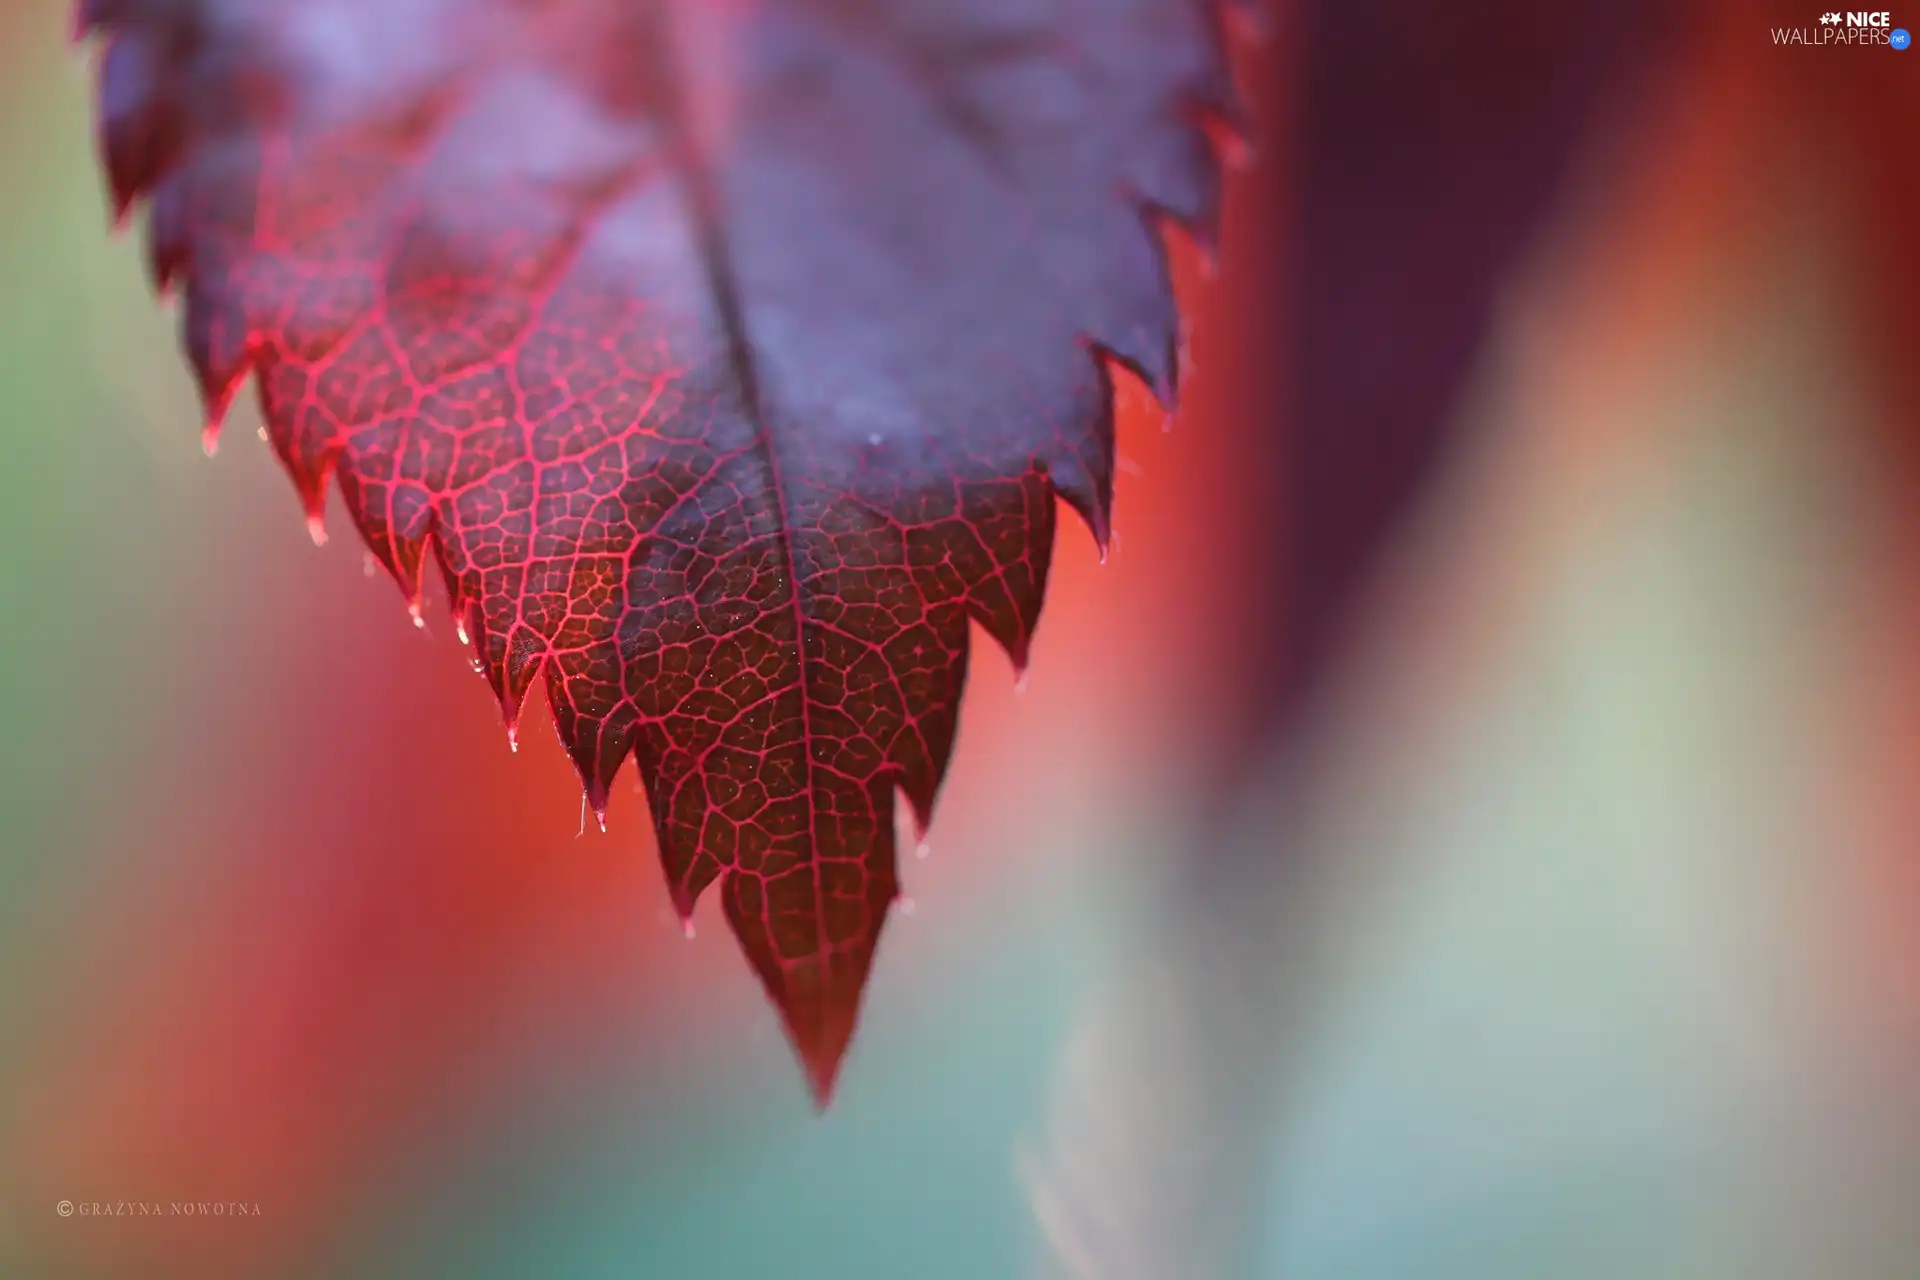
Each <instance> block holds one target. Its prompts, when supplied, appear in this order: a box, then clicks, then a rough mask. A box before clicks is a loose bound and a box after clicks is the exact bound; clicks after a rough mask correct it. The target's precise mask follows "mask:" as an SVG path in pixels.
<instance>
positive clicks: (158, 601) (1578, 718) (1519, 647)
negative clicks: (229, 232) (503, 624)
mask: <svg viewBox="0 0 1920 1280" xmlns="http://www.w3.org/2000/svg"><path fill="white" fill-rule="evenodd" d="M1802 8H1804V6H1798V5H1796V4H1788V3H1782V4H1775V3H1773V0H1724V2H1723V0H1566V2H1565V3H1560V4H1555V5H1539V4H1526V5H1523V4H1518V3H1510V2H1508V0H1458V2H1457V3H1454V4H1450V5H1446V6H1437V5H1431V4H1426V3H1421V2H1420V0H1292V3H1290V4H1281V5H1276V6H1275V12H1274V14H1273V16H1272V20H1271V21H1270V22H1269V23H1268V24H1267V25H1268V34H1267V37H1266V39H1264V40H1263V41H1261V42H1259V43H1257V44H1253V43H1242V44H1241V46H1240V52H1241V55H1242V58H1241V61H1242V65H1243V70H1244V72H1245V82H1246V84H1247V86H1248V93H1249V99H1250V103H1251V105H1252V114H1253V116H1254V118H1255V121H1256V125H1257V132H1258V138H1257V141H1258V144H1259V150H1258V159H1257V163H1256V165H1255V166H1254V167H1253V168H1252V169H1251V170H1248V171H1244V172H1240V173H1237V174H1235V175H1234V176H1233V177H1232V179H1231V181H1230V184H1229V199H1228V208H1227V216H1226V220H1225V227H1224V231H1223V235H1222V242H1221V252H1220V261H1221V270H1220V271H1219V273H1218V274H1217V276H1208V275H1207V274H1206V273H1204V272H1203V271H1201V270H1200V269H1199V260H1198V255H1196V254H1195V253H1194V252H1193V251H1192V249H1191V248H1190V247H1188V246H1184V245H1179V246H1175V251H1174V252H1175V259H1176V264H1177V267H1178V274H1179V277H1180V282H1181V293H1182V297H1183V299H1184V300H1185V302H1186V304H1187V306H1188V307H1189V309H1190V312H1191V317H1192V337H1191V343H1190V357H1191V363H1190V367H1189V379H1188V388H1187V394H1186V397H1185V401H1184V403H1183V405H1182V406H1181V411H1180V413H1179V415H1178V417H1177V418H1176V420H1175V423H1174V429H1173V430H1172V431H1171V433H1163V432H1162V430H1161V416H1162V415H1161V413H1160V411H1159V409H1158V408H1157V407H1155V406H1154V405H1153V404H1152V403H1151V402H1150V400H1149V399H1148V397H1147V396H1146V394H1145V393H1144V391H1142V390H1140V389H1138V388H1133V387H1123V388H1122V390H1121V393H1120V394H1121V415H1122V416H1121V423H1120V449H1121V453H1122V455H1123V459H1124V461H1123V464H1122V474H1121V477H1120V482H1119V493H1118V504H1117V512H1116V520H1115V524H1116V530H1117V538H1116V542H1117V546H1116V552H1115V554H1114V556H1113V557H1112V559H1111V561H1110V562H1109V563H1108V564H1107V565H1105V566H1104V567H1103V566H1100V565H1099V564H1098V563H1097V558H1096V556H1095V555H1094V552H1093V548H1092V545H1091V540H1090V539H1088V538H1086V537H1085V536H1084V535H1083V534H1082V533H1081V532H1080V531H1079V530H1078V528H1077V526H1076V527H1075V528H1073V529H1071V530H1070V531H1069V533H1068V535H1067V536H1065V537H1063V539H1062V545H1061V548H1060V550H1059V553H1058V562H1057V566H1056V572H1055V578H1054V585H1053V587H1052V592H1051V596H1050V599H1049V603H1048V606H1047V617H1046V622H1045V624H1044V626H1043V627H1042V628H1041V631H1040V634H1039V637H1038V640H1037V642H1036V644H1035V647H1034V652H1033V658H1032V665H1031V672H1030V687H1029V689H1028V690H1027V691H1026V692H1025V693H1024V694H1020V695H1018V696H1016V695H1015V693H1014V691H1013V682H1012V678H1011V673H1010V672H1009V670H1008V669H1007V666H1006V663H1005V661H1004V659H1003V658H1002V657H1001V656H1000V655H999V653H998V651H997V650H996V649H995V648H994V647H993V646H991V645H980V646H978V647H977V648H976V654H977V658H976V662H975V667H974V673H973V676H974V678H973V680H972V682H971V688H970V692H969V695H968V702H967V706H966V712H965V718H964V721H963V724H962V728H961V737H960V746H959V750H958V754H957V756H956V761H955V765H954V768H953V772H952V774H951V776H950V779H949V782H948V784H947V787H946V789H945V792H944V796H943V800H942V807H941V809H940V812H939V815H938V818H937V820H936V822H935V825H934V827H933V830H932V834H931V850H932V851H931V856H930V857H928V858H927V859H925V860H923V861H915V860H909V862H908V865H907V866H906V867H905V868H904V878H905V882H906V886H907V891H908V892H909V893H910V894H911V895H912V897H913V899H914V902H915V905H916V910H915V911H914V913H913V914H912V915H911V916H906V917H902V918H896V920H895V921H894V923H893V924H892V926H891V927H890V930H889V932H888V935H887V938H886V942H885V943H884V945H883V947H882V953H881V958H880V961H879V964H878V966H877V969H876V973H875V977H874V980H873V984H872V987H871V989H870V994H869V998H868V1002H867V1008H866V1013H865V1016H864V1021H863V1025H862V1030H861V1033H860V1036H859V1038H858V1039H857V1040H856V1042H855V1046H854V1049H853V1051H852V1055H851V1057H850V1059H849V1061H848V1064H847V1067H846V1070H845V1072H844V1074H843V1076H842V1078H841V1083H840V1088H839V1094H838V1098H837V1100H836V1102H835V1104H834V1106H833V1109H832V1110H831V1111H830V1112H828V1113H827V1114H826V1115H825V1116H823V1117H822V1116H816V1115H815V1114H814V1113H813V1111H812V1109H811V1107H810V1106H809V1105H808V1103H807V1100H806V1095H805V1092H804V1089H803V1088H802V1085H801V1077H800V1073H799V1072H798V1070H797V1069H796V1067H795V1065H794V1063H793V1061H792V1058H791V1056H790V1054H789V1051H788V1049H787V1046H786V1044H785V1042H784V1040H783V1038H782V1036H781V1034H780V1032H779V1029H778V1027H777V1024H776V1021H775V1019H774V1016H773V1014H772V1012H771V1011H770V1010H769V1009H768V1008H767V1007H766V1006H765V1004H764V1002H763V1000H762V998H761V995H760V993H759V990H758V988H757V984H756V983H755V981H754V979H753V978H752V976H751V974H750V972H749V970H748V968H747V966H746V965H745V963H744V962H743V960H742V959H741V958H740V957H739V955H738V954H737V952H736V950H735V948H734V946H733V944H732V942H731V939H729V938H728V937H727V935H726V932H725V930H724V927H723V925H722V923H721V921H720V920H719V918H718V915H717V908H715V906H714V904H713V903H712V902H708V903H704V904H703V905H702V908H701V913H700V915H699V917H698V924H699V926H700V927H699V931H698V936H697V937H696V938H695V939H694V940H692V941H688V940H686V939H684V938H683V937H682V936H681V932H680V929H679V927H678V925H677V923H676V922H675V921H674V919H673V915H672V912H671V910H670V909H669V906H668V903H667V899H666V894H665V890H664V887H663V885H662V882H661V876H660V873H659V871H658V868H657V863H656V859H655V856H654V850H653V848H652V839H651V836H650V833H649V830H648V827H647V822H646V815H645V812H644V805H643V802H642V799H641V797H640V796H639V795H638V794H633V793H630V792H626V791H624V790H623V791H621V792H619V793H618V794H617V795H616V798H615V802H614V805H613V810H612V813H611V815H610V827H611V832H610V834H608V835H605V836H602V835H601V834H600V833H599V832H598V831H595V830H591V829H589V830H588V831H587V832H586V833H585V834H581V833H580V826H581V823H580V814H579V812H578V806H579V789H578V785H577V783H576V781H575V780H574V777H573V774H572V772H571V769H570V767H569V766H568V764H567V763H566V761H565V759H564V757H563V755H562V753H561V751H560V748H559V745H558V743H557V742H556V741H555V740H554V738H553V737H552V735H550V734H546V733H544V732H534V731H532V730H531V729H530V731H529V732H528V733H527V734H526V735H525V737H526V739H527V742H526V748H525V749H524V750H522V751H521V752H520V753H519V754H518V755H512V754H509V752H508V750H507V746H506V742H505V740H504V735H503V734H502V733H501V731H500V728H499V722H498V714H497V711H496V710H495V708H494V706H493V704H492V700H491V698H490V696H489V695H488V693H487V691H486V690H485V688H484V686H483V685H482V684H481V683H480V682H479V681H476V680H475V679H474V678H473V676H472V675H471V674H470V672H469V671H468V669H467V666H466V663H465V661H464V659H463V656H462V655H461V653H460V651H459V648H458V646H457V645H456V644H455V643H454V641H453V638H452V636H451V625H450V623H449V621H448V620H447V619H446V617H445V614H444V611H441V612H438V613H434V612H430V613H429V615H428V616H429V627H428V629H427V633H426V634H422V633H420V632H418V631H416V630H415V629H414V628H413V626H412V625H411V622H410V620H409V618H408V616H407V613H406V611H405V609H404V607H403V604H402V601H401V598H400V595H399V593H398V592H397V591H396V590H395V589H394V587H393V585H392V584H391V582H390V581H388V580H387V579H385V578H384V577H383V576H375V575H373V574H371V573H370V572H369V571H368V570H367V568H366V565H365V562H364V561H363V557H362V555H361V552H360V549H359V548H358V547H357V546H355V545H354V544H353V541H352V540H351V539H349V538H346V537H344V536H343V537H336V538H335V540H334V541H333V542H332V543H331V544H330V545H329V546H328V547H326V548H325V549H322V550H316V549H315V548H314V547H313V546H312V544H311V543H310V542H309V540H308V538H307V534H306V531H305V528H304V525H303V521H302V518H301V515H300V512H299V507H298V504H297V502H296V501H295V500H294V499H293V496H292V494H291V492H290V490H289V487H288V485H287V483H286V481H285V478H284V477H283V476H282V475H281V474H280V473H279V471H278V467H277V464H275V462H274V461H273V459H272V457H271V456H270V453H269V451H268V450H267V448H266V447H265V446H264V445H261V444H259V443H258V442H256V441H255V440H254V439H253V438H252V437H253V431H254V427H255V425H256V421H255V419H254V418H253V417H252V416H251V414H252V408H251V404H250V403H248V404H247V407H246V408H245V409H243V410H241V411H238V412H237V413H236V415H235V417H234V418H233V419H232V420H231V421H230V422H229V424H228V427H227V430H226V433H225V437H224V443H223V447H222V449H221V451H220V453H219V455H218V457H217V458H215V459H214V460H212V461H208V460H206V459H205V458H203V457H202V456H201V454H200V451H199V448H198V444H197V437H198V432H197V430H196V428H197V426H198V420H199V415H200V410H199V407H198V405H197V401H196V397H195V395H194V393H193V391H192V389H191V385H190V383H189V379H188V377H187V374H186V372H185V369H184V366H183V365H182V363H181V362H180V360H179V359H178V358H177V355H176V343H175V320H174V316H173V314H172V312H171V310H170V309H168V308H166V307H163V306H162V305H159V304H156V303H155V302H153V301H152V300H151V298H150V297H149V296H148V293H147V290H146V288H145V285H144V282H143V276H142V272H141V269H140V266H139V245H138V238H137V236H133V235H122V236H120V237H119V238H110V236H109V229H108V216H107V206H106V200H105V198H104V196H103V194H102V190H101V184H100V179H99V177H98V174H97V171H96V166H95V162H94V158H93V154H92V148H91V135H90V123H89V103H88V97H89V93H90V83H91V77H90V74H89V71H88V67H87V62H86V59H85V57H84V56H83V55H82V54H81V53H79V52H76V51H74V50H72V49H71V47H70V45H69V44H68V40H67V31H68V27H69V14H68V11H67V9H68V7H67V6H66V5H65V4H63V3H59V2H57V0H14V3H12V4H10V5H8V6H7V7H6V8H5V9H4V10H0V68H3V69H4V74H0V193H3V194H0V282H3V283H4V288H0V412H4V414H5V422H6V426H5V429H4V431H0V659H3V660H0V706H4V709H5V711H4V715H0V1276H6V1277H13V1276H20V1277H27V1278H30V1280H39V1278H41V1277H47V1278H49V1280H53V1278H58V1277H67V1276H76V1277H79V1276H104V1277H120V1276H128V1277H148V1276H156V1277H165V1276H176V1275H178V1276H195V1277H198V1276H219V1275H238V1276H261V1277H307V1276H313V1277H337V1276H356V1277H361V1276H366V1277H385V1276H392V1277H439V1276H448V1277H462V1278H469V1277H494V1276H499V1277H508V1276H513V1277H518V1276H539V1277H547V1276H594V1277H597V1276H606V1277H616V1276H617V1277H629V1276H663V1277H665V1276H674V1277H679V1276H702V1277H706V1276H712V1277H729V1278H730V1277H758V1276H798V1277H828V1276H833V1277H873V1278H875V1280H921V1278H923V1277H924V1278H926V1280H948V1278H951V1280H997V1278H998V1277H1016V1276H1074V1277H1123V1278H1127V1280H1133V1278H1136V1277H1137V1278H1141V1280H1188V1278H1194V1280H1209V1278H1211V1277H1223V1278H1237V1277H1243V1276H1245V1277H1286V1278H1288V1280H1292V1278H1296V1277H1298V1278H1301V1280H1321V1278H1326V1280H1334V1278H1339V1280H1349V1278H1360V1280H1372V1278H1375V1277H1378V1278H1381V1280H1393V1278H1399V1277H1416V1278H1420V1277H1446V1278H1452V1277H1460V1278H1462V1280H1465V1278H1475V1280H1478V1278H1483V1277H1484V1278H1505V1277H1515V1278H1528V1280H1531V1278H1534V1277H1549V1276H1551V1277H1556V1278H1572V1277H1595V1278H1611V1277H1627V1278H1634V1280H1641V1278H1657V1277H1672V1278H1674V1280H1720V1278H1722V1277H1726V1278H1732V1277H1742V1278H1748V1277H1764V1278H1766V1280H1775V1278H1777V1280H1811V1278H1815V1277H1818V1278H1821V1280H1827V1278H1833V1280H1882V1278H1885V1280H1911V1277H1913V1276H1915V1275H1920V1212H1917V1211H1920V1096H1916V1085H1917V1084H1920V682H1916V681H1915V679H1914V678H1913V672H1914V671H1915V667H1916V664H1915V661H1914V658H1913V655H1914V654H1915V653H1916V652H1920V537H1917V536H1916V534H1917V533H1920V529H1916V525H1920V507H1917V506H1916V504H1915V502H1914V496H1915V488H1916V485H1917V484H1920V403H1917V399H1916V397H1920V52H1916V51H1911V50H1909V51H1905V52H1896V51H1895V50H1893V49H1891V48H1890V47H1887V46H1878V47H1872V48H1858V49H1855V48H1808V47H1797V46H1782V45H1779V44H1776V43H1775V39H1774V37H1773V35H1772V30H1773V28H1776V27H1794V28H1802V29H1805V28H1814V27H1817V25H1818V21H1819V16H1820V15H1819V12H1818V11H1817V7H1816V8H1814V9H1808V10H1807V11H1805V12H1802ZM1892 20H1893V23H1894V24H1895V25H1904V26H1906V27H1910V28H1914V29H1920V8H1916V9H1915V10H1914V11H1912V12H1911V13H1902V12H1899V11H1895V12H1894V13H1893V14H1892ZM628 776H629V778H630V777H631V775H628ZM62 1200H70V1201H74V1202H79V1203H82V1204H92V1203H102V1204H108V1203H112V1202H117V1201H129V1202H144V1201H160V1202H171V1201H175V1200H183V1201H201V1200H204V1201H210V1202H211V1201H223V1202H241V1203H243V1204H245V1205H247V1206H249V1210H250V1209H251V1207H252V1206H255V1205H257V1206H258V1210H259V1212H258V1215H257V1216H254V1215H253V1214H252V1213H251V1212H250V1211H249V1213H248V1214H247V1216H244V1217H238V1216H222V1217H219V1218H198V1217H194V1218H180V1217H171V1216H163V1217H159V1218H150V1219H142V1218H138V1217H133V1218H129V1217H94V1216H85V1215H76V1216H74V1217H67V1218H63V1217H61V1216H59V1215H58V1213H57V1212H56V1207H55V1206H56V1205H57V1204H58V1203H59V1202H60V1201H62Z"/></svg>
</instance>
